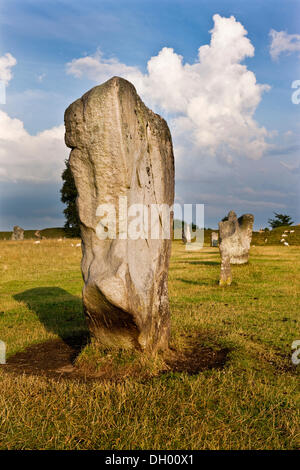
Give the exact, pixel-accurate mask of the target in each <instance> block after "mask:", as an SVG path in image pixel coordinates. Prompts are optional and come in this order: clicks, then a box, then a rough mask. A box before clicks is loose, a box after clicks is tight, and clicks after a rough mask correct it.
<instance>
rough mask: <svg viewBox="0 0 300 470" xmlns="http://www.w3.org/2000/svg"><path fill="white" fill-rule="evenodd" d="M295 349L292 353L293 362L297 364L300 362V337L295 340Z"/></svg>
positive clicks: (293, 346) (293, 347) (293, 345)
mask: <svg viewBox="0 0 300 470" xmlns="http://www.w3.org/2000/svg"><path fill="white" fill-rule="evenodd" d="M294 349H295V351H294V352H293V354H292V363H293V364H294V365H295V366H297V365H298V364H300V339H296V340H295V341H293V343H292V350H294Z"/></svg>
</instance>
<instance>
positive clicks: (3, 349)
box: [0, 340, 6, 364]
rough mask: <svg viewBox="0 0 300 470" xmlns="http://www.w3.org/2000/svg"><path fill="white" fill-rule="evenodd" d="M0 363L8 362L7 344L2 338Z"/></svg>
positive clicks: (0, 342)
mask: <svg viewBox="0 0 300 470" xmlns="http://www.w3.org/2000/svg"><path fill="white" fill-rule="evenodd" d="M0 364H6V344H5V343H4V341H1V340H0Z"/></svg>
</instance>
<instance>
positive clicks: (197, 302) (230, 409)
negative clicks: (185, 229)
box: [0, 239, 300, 449]
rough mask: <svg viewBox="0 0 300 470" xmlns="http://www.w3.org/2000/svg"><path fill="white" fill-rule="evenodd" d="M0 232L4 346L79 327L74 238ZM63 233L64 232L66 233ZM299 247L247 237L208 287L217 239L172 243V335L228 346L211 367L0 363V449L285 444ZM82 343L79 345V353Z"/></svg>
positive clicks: (289, 430)
mask: <svg viewBox="0 0 300 470" xmlns="http://www.w3.org/2000/svg"><path fill="white" fill-rule="evenodd" d="M71 243H72V241H71V240H67V239H66V240H63V241H62V242H58V241H57V240H54V239H53V240H43V241H42V242H41V244H40V245H34V244H33V242H32V241H24V242H11V241H1V242H0V274H1V277H0V339H1V340H3V341H5V342H6V343H7V349H8V355H9V356H12V355H13V354H15V353H16V352H17V351H20V350H22V349H24V348H26V347H27V346H29V345H31V344H33V343H40V342H44V341H46V340H48V339H51V338H58V337H61V336H63V337H65V336H68V335H72V334H77V333H79V332H81V331H84V330H85V321H84V318H83V316H82V313H81V299H80V296H81V288H82V279H81V274H80V259H81V250H80V248H76V247H72V246H71ZM73 243H74V242H73ZM299 267H300V253H299V247H297V246H290V247H282V246H270V247H269V246H263V247H259V246H256V247H252V248H251V256H250V263H249V264H248V265H245V266H232V272H233V284H232V286H230V287H227V288H220V287H219V286H218V279H219V272H220V259H219V253H218V250H217V249H214V248H209V247H204V249H203V250H201V251H200V252H187V251H185V249H184V247H183V245H182V244H181V243H180V242H174V243H173V253H172V260H171V265H170V272H169V292H170V305H171V311H172V339H171V342H172V345H173V347H175V348H177V349H182V348H183V347H184V346H185V344H186V341H187V338H188V337H189V336H192V337H193V338H198V342H199V345H201V347H202V346H203V347H211V348H213V349H214V350H220V349H222V348H228V349H229V350H230V352H229V355H228V360H227V362H226V364H225V367H224V368H223V369H211V370H204V371H202V372H200V373H199V374H197V375H193V376H189V375H187V374H184V373H174V372H173V373H167V374H163V375H158V376H154V377H152V378H151V379H149V380H145V379H144V378H143V379H140V378H139V377H127V378H126V379H124V380H123V381H121V382H117V383H116V382H110V381H102V382H100V381H99V382H90V383H86V384H85V383H80V382H77V381H59V382H58V381H55V380H53V379H46V378H41V377H34V376H13V375H11V374H9V373H7V372H5V371H4V370H3V369H1V368H0V383H1V394H0V448H1V449H297V448H299V447H300V434H299V408H300V407H299V405H300V394H299V368H300V366H293V365H292V363H291V352H292V351H291V344H292V342H293V341H294V340H296V339H300V329H299V300H298V296H299ZM88 353H89V352H88V349H87V350H86V354H88Z"/></svg>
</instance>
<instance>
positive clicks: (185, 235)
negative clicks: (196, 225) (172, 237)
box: [182, 223, 192, 244]
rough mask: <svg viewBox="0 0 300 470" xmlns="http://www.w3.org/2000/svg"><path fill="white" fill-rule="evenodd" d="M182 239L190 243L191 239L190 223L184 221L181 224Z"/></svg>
mask: <svg viewBox="0 0 300 470" xmlns="http://www.w3.org/2000/svg"><path fill="white" fill-rule="evenodd" d="M182 241H183V243H184V244H187V243H191V241H192V238H191V229H190V225H189V224H186V223H184V224H183V226H182Z"/></svg>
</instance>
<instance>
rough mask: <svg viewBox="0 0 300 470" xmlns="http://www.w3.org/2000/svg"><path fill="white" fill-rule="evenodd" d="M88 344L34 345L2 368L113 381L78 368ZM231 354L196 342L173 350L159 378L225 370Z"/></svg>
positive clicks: (82, 340) (80, 340) (83, 339)
mask: <svg viewBox="0 0 300 470" xmlns="http://www.w3.org/2000/svg"><path fill="white" fill-rule="evenodd" d="M87 343H88V337H87V336H86V335H82V336H73V337H69V338H65V339H54V340H49V341H46V342H43V343H38V344H33V345H31V346H29V347H27V348H26V349H25V350H24V351H21V352H18V353H16V354H15V355H14V356H11V357H9V358H8V360H7V363H6V364H5V365H1V366H0V367H1V368H2V369H3V370H5V371H6V372H7V373H12V374H16V375H23V374H25V375H34V376H41V377H48V378H52V379H57V380H60V379H63V380H79V381H84V382H88V381H97V380H98V381H101V380H102V381H103V380H110V377H108V375H107V374H102V373H101V371H100V372H99V373H95V372H94V371H89V370H85V369H81V368H80V367H78V365H77V364H76V358H77V357H78V355H79V354H80V352H81V351H82V349H83V348H84V347H85V346H86V344H87ZM228 353H229V349H219V350H214V349H212V348H209V347H204V346H201V344H199V343H198V342H197V340H196V339H195V338H193V339H192V340H190V341H189V342H188V345H187V347H186V348H185V349H184V350H183V351H177V350H175V349H170V351H169V354H168V355H167V357H166V359H165V364H166V367H165V368H164V369H163V370H162V371H161V372H160V374H159V375H161V374H166V373H172V372H173V373H186V374H188V375H195V374H198V373H201V371H204V370H207V369H214V368H216V369H221V368H223V367H224V365H225V363H226V361H227V356H228ZM149 378H150V377H149ZM111 379H112V380H116V381H120V379H122V377H121V376H120V377H118V376H117V375H115V374H114V375H113V376H112V377H111Z"/></svg>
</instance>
